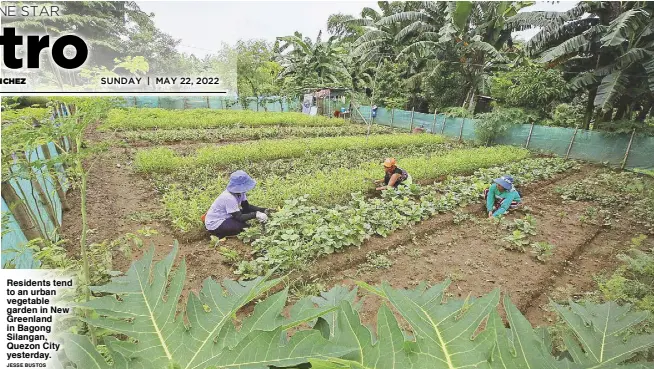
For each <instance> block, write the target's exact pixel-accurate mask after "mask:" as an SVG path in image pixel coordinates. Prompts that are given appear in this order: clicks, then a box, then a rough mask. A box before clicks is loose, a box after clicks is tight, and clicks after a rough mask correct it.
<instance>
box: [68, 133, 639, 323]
mask: <svg viewBox="0 0 654 369" xmlns="http://www.w3.org/2000/svg"><path fill="white" fill-rule="evenodd" d="M89 138H91V140H92V141H97V140H100V139H102V136H101V135H99V134H98V133H97V132H94V131H89ZM177 147H179V146H177ZM134 150H135V149H134V148H130V147H122V148H121V147H114V148H112V149H110V150H109V151H108V152H107V153H104V154H102V155H100V156H98V157H97V158H95V159H93V162H88V163H86V165H87V166H92V170H91V172H90V177H89V182H88V188H89V190H88V200H87V209H88V221H89V228H90V229H91V230H92V231H91V232H90V233H89V242H102V241H104V240H114V239H117V238H119V237H121V236H123V235H125V234H126V233H137V231H138V230H139V229H143V228H144V227H149V228H150V229H152V230H155V231H156V232H157V234H155V235H153V236H151V237H148V238H146V240H147V242H148V243H150V242H151V243H152V245H153V246H154V248H155V259H161V258H163V257H164V256H165V255H167V254H168V253H169V252H170V251H171V246H172V245H173V243H174V241H175V239H176V234H175V232H174V231H173V230H172V229H171V227H170V226H169V225H168V224H167V222H166V221H165V220H161V219H152V215H153V214H156V213H161V212H162V205H161V202H160V200H159V194H158V193H157V191H156V190H155V189H154V186H153V184H152V183H150V182H149V181H148V180H147V179H145V178H144V177H143V176H140V175H138V174H135V173H134V172H133V170H132V168H131V158H132V157H133V154H134ZM596 169H597V167H595V166H590V165H585V166H583V167H582V169H581V170H579V171H569V172H567V173H564V174H562V175H559V176H557V177H555V178H553V179H551V180H548V181H543V182H540V183H535V184H532V185H530V186H527V187H526V188H524V189H522V191H523V195H524V198H525V204H526V205H527V206H528V208H530V209H529V213H530V214H531V215H532V216H533V217H534V218H535V219H536V222H537V235H535V236H531V237H530V240H531V241H533V242H536V241H547V242H549V243H552V244H554V245H556V249H555V250H554V255H553V257H552V258H551V259H550V260H548V261H547V262H540V261H537V260H536V259H535V258H534V257H533V255H532V254H531V253H530V249H529V248H528V249H527V250H526V252H524V253H522V252H517V251H507V250H505V249H504V247H503V245H504V244H505V242H506V241H502V238H503V237H504V236H506V235H508V234H510V231H508V230H506V229H502V228H501V227H498V226H497V225H494V224H493V223H492V222H490V221H489V220H488V219H486V216H485V212H484V211H483V208H482V205H481V204H478V205H471V206H468V207H466V208H463V209H461V211H462V212H465V213H468V214H470V215H471V219H469V220H465V221H463V222H461V223H459V224H455V223H454V221H453V214H443V215H439V216H436V217H434V218H431V219H429V220H427V221H424V222H421V223H419V224H417V225H414V226H412V227H408V228H406V229H403V230H399V231H397V232H395V233H393V234H392V235H390V236H389V237H387V238H381V237H374V238H372V239H370V240H368V241H366V242H365V243H364V245H362V246H361V247H360V248H351V249H348V250H346V251H345V252H342V253H339V254H335V255H330V256H328V257H323V258H321V259H319V260H317V261H316V262H315V263H314V264H313V265H310V266H308V267H307V268H305V269H304V270H301V271H297V272H295V273H292V274H291V276H290V280H291V282H292V283H293V284H295V285H311V284H314V283H315V284H320V285H321V286H323V287H327V288H330V287H331V286H333V285H338V284H346V285H354V284H355V281H364V282H367V283H369V284H373V285H376V284H380V283H381V282H382V281H388V282H389V283H390V284H391V285H392V286H394V287H397V288H411V287H415V286H416V285H417V284H418V283H419V282H421V281H426V282H428V283H430V284H435V283H439V282H441V281H443V280H444V279H446V278H449V279H451V280H452V284H451V286H450V288H449V293H450V294H451V296H454V297H461V298H465V297H466V296H468V295H470V296H474V297H476V296H481V295H483V294H485V293H488V292H490V291H491V290H492V289H495V288H499V289H500V290H501V292H502V293H504V294H508V295H509V296H510V297H511V299H512V301H513V302H514V303H515V304H516V305H517V306H518V308H519V309H520V310H521V311H522V312H523V313H524V314H525V315H526V316H527V318H528V319H529V320H530V321H531V322H532V324H534V325H542V324H545V323H547V322H549V321H551V319H552V318H553V316H552V315H551V313H550V312H549V309H548V307H547V304H548V301H549V299H550V298H553V299H555V300H562V299H563V300H565V299H567V298H569V297H575V296H582V295H584V294H585V293H588V292H590V291H593V290H596V283H595V282H594V280H593V278H594V276H595V275H598V274H602V273H610V272H611V271H612V270H614V269H615V268H616V267H617V265H618V264H619V261H618V260H617V258H616V255H617V254H619V253H620V252H623V251H625V250H627V249H628V248H629V240H630V238H631V237H634V236H635V235H636V234H638V232H639V228H638V227H636V226H634V225H633V224H631V223H630V222H629V221H627V220H622V221H621V222H619V223H617V224H615V225H614V226H613V227H611V228H602V227H600V226H598V225H592V224H582V223H580V222H579V216H580V215H582V214H583V213H584V211H585V210H586V209H587V208H588V206H590V205H591V204H587V203H581V202H573V203H568V204H563V203H562V201H561V198H560V196H559V195H557V194H556V193H555V192H554V189H555V188H556V186H559V185H561V184H565V183H572V182H574V181H578V180H580V179H582V178H584V177H586V176H588V175H589V174H590V173H592V172H593V171H595V170H596ZM69 203H70V204H71V210H70V211H68V212H66V213H65V214H64V221H63V224H64V226H63V230H62V232H63V235H64V237H66V238H67V239H69V240H70V244H69V253H70V254H71V255H78V254H79V252H78V250H79V246H78V245H79V238H80V234H81V229H82V225H81V218H80V216H79V214H80V199H79V194H78V193H75V192H71V193H70V194H69ZM563 211H564V212H565V213H563ZM522 216H524V212H523V211H516V212H512V213H511V214H510V215H509V216H508V218H509V219H515V218H519V217H522ZM647 242H652V241H651V240H648V241H647ZM223 245H225V246H227V247H230V248H234V249H236V250H237V251H238V252H239V253H240V254H242V255H245V254H247V253H249V250H250V249H249V247H248V246H247V245H244V244H242V243H241V242H239V241H237V240H233V239H230V240H227V242H225V243H224V244H223ZM146 247H150V246H148V245H146ZM146 247H144V249H145V248H146ZM144 251H145V250H143V249H141V250H139V249H135V250H133V254H132V258H131V259H130V258H127V257H125V256H124V255H122V254H120V253H118V252H116V253H115V254H114V269H116V270H119V271H123V272H124V271H126V270H127V269H128V268H129V265H130V263H131V261H132V260H133V259H137V258H140V257H141V255H142V254H143V252H144ZM370 253H375V254H376V255H385V256H386V257H387V258H388V259H389V260H391V262H392V266H390V267H389V268H381V269H378V268H375V267H374V266H371V265H369V264H367V260H368V255H369V254H370ZM182 259H185V261H186V263H187V269H188V272H187V273H188V280H187V288H186V290H185V295H186V294H187V293H188V292H189V291H194V292H198V291H199V289H200V288H201V284H202V281H203V280H204V279H206V278H209V277H211V278H214V279H217V280H222V279H223V278H235V277H236V276H235V275H234V274H233V273H232V270H231V267H230V266H229V265H227V264H225V260H224V258H223V256H221V255H220V254H219V253H218V252H217V251H216V250H215V249H214V248H213V247H212V245H211V242H210V241H209V238H208V237H205V238H202V239H200V240H197V238H196V239H195V240H192V238H191V240H184V239H179V254H178V262H179V261H181V260H182ZM379 303H380V301H379V300H378V299H377V298H376V297H374V296H370V295H369V294H368V297H367V298H366V301H365V304H364V307H363V308H362V311H361V317H362V319H363V321H364V322H366V323H374V321H375V312H376V309H377V308H378V307H379Z"/></svg>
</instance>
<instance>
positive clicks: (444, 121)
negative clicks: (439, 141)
mask: <svg viewBox="0 0 654 369" xmlns="http://www.w3.org/2000/svg"><path fill="white" fill-rule="evenodd" d="M445 123H447V116H444V117H443V126H442V127H441V134H443V132H445Z"/></svg>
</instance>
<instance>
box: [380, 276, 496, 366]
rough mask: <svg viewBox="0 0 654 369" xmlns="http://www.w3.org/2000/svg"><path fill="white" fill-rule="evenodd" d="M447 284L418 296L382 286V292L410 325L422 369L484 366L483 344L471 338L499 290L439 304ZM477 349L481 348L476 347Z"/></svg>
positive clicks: (491, 307)
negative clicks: (422, 361) (476, 296)
mask: <svg viewBox="0 0 654 369" xmlns="http://www.w3.org/2000/svg"><path fill="white" fill-rule="evenodd" d="M447 286H448V283H441V284H439V285H435V286H433V287H431V288H429V289H427V290H424V291H421V293H420V294H418V293H413V292H412V291H398V290H395V289H393V288H391V287H390V285H388V284H387V283H385V284H383V286H382V289H383V291H384V293H385V294H386V296H388V299H389V301H390V303H391V304H392V305H393V307H394V308H395V309H396V310H397V311H398V312H399V313H400V314H401V315H402V317H403V318H404V319H405V320H406V321H407V322H408V323H409V324H410V325H411V327H412V330H413V333H414V334H415V336H416V347H415V348H414V349H413V350H416V351H417V352H419V353H420V355H419V357H420V358H421V359H422V360H425V363H424V364H425V365H427V366H424V367H431V368H449V369H453V368H461V367H484V366H487V360H488V358H487V355H486V354H485V353H486V352H487V350H488V348H487V347H484V346H487V341H484V340H481V341H477V340H475V339H474V338H473V337H474V335H475V332H476V331H477V330H478V328H479V326H480V324H481V323H482V321H484V320H485V319H486V318H487V317H488V316H489V314H490V313H491V311H493V310H495V309H496V307H497V304H498V302H499V290H494V291H493V292H491V293H489V294H488V295H486V296H484V297H481V298H479V299H466V300H464V301H461V300H449V301H447V302H443V293H444V290H445V288H446V287H447ZM480 345H482V346H481V347H480ZM417 367H422V366H417Z"/></svg>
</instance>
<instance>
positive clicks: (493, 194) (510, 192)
mask: <svg viewBox="0 0 654 369" xmlns="http://www.w3.org/2000/svg"><path fill="white" fill-rule="evenodd" d="M484 200H486V211H487V212H488V217H489V218H493V217H498V216H500V215H502V214H506V212H507V211H509V209H515V208H517V207H518V206H519V205H520V203H521V201H522V200H521V199H520V192H518V190H517V189H516V188H515V186H513V177H511V176H509V175H504V176H502V177H500V178H496V179H494V180H493V184H492V185H491V186H490V187H489V188H487V189H486V190H484Z"/></svg>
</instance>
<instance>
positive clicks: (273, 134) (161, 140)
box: [114, 124, 394, 146]
mask: <svg viewBox="0 0 654 369" xmlns="http://www.w3.org/2000/svg"><path fill="white" fill-rule="evenodd" d="M393 132H394V130H393V129H392V128H390V127H386V126H380V125H374V126H370V127H367V126H364V125H359V124H348V125H340V126H334V127H330V126H325V127H304V126H282V125H280V126H275V127H254V128H253V127H236V128H219V129H212V128H208V129H202V128H190V129H178V130H149V131H144V130H135V131H118V132H116V133H115V135H114V137H116V138H118V139H121V140H124V141H126V142H128V143H130V144H131V145H132V146H150V145H159V144H191V143H197V142H213V143H216V142H237V141H248V140H262V139H283V138H308V137H340V136H355V135H359V136H363V135H378V134H389V133H393Z"/></svg>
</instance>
